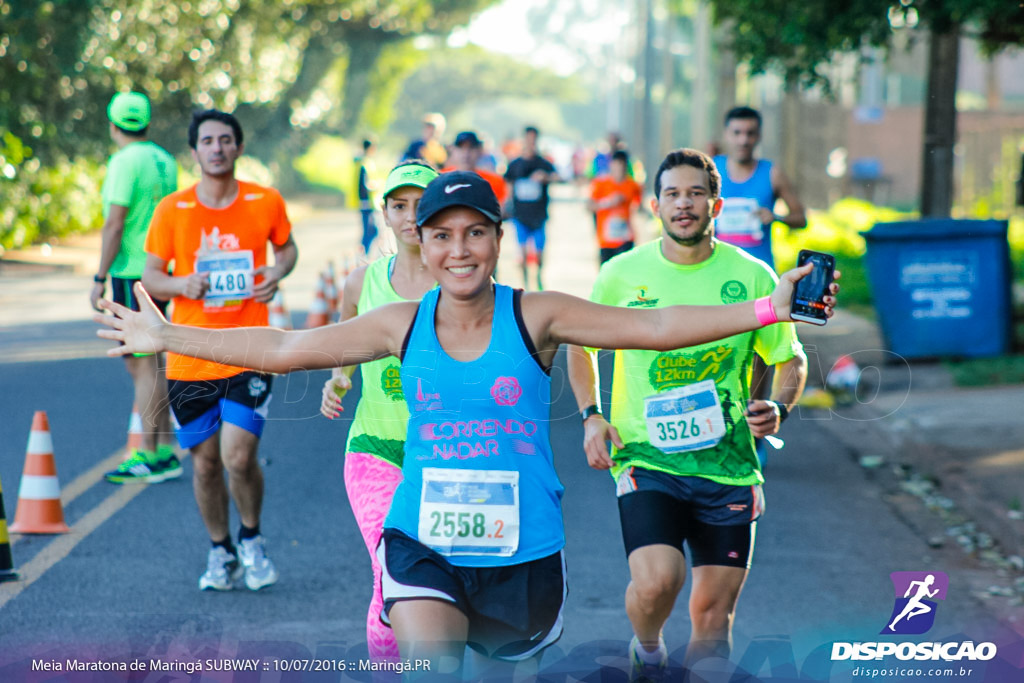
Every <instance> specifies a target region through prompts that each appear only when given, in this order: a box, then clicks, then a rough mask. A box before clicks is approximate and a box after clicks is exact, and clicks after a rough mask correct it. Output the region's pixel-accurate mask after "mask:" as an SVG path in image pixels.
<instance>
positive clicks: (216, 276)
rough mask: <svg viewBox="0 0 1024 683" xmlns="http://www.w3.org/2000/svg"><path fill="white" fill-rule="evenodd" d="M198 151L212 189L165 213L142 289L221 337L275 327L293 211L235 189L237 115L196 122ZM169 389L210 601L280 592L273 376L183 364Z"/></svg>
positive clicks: (198, 188) (204, 182) (181, 318)
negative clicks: (270, 518)
mask: <svg viewBox="0 0 1024 683" xmlns="http://www.w3.org/2000/svg"><path fill="white" fill-rule="evenodd" d="M188 141H189V147H191V148H192V157H193V158H194V159H195V160H196V163H198V164H199V167H200V170H201V172H202V174H201V178H200V180H199V183H197V184H196V185H194V186H193V187H190V188H188V189H186V190H181V191H179V192H175V193H173V194H171V195H168V196H167V197H166V198H164V199H163V201H161V202H160V204H159V205H158V206H157V208H156V211H155V212H154V214H153V220H152V223H151V224H150V229H149V236H148V237H147V239H146V252H147V256H146V268H145V272H144V273H143V275H142V282H143V284H144V285H145V287H146V288H147V289H148V290H149V291H150V292H152V293H153V295H154V296H156V297H158V298H161V299H164V300H173V302H174V308H173V314H172V320H174V322H177V323H184V324H188V325H195V326H197V327H206V328H210V329H211V330H216V329H223V328H229V327H244V326H265V325H267V324H268V313H267V302H268V301H270V299H271V298H273V296H274V293H275V292H276V291H277V285H278V282H280V280H281V279H282V278H284V277H285V276H286V275H288V273H290V272H291V270H292V268H294V267H295V261H296V259H297V258H298V250H297V248H296V246H295V242H294V240H293V239H292V236H291V223H290V222H289V221H288V215H287V213H286V212H285V204H284V200H283V199H282V198H281V195H280V194H279V193H278V192H277V190H274V189H273V188H269V187H262V186H259V185H255V184H253V183H247V182H243V181H239V180H236V179H235V161H236V159H238V157H239V156H241V154H242V150H243V144H242V128H241V126H239V124H238V121H237V120H236V119H235V117H234V116H232V115H231V114H227V113H225V112H221V111H217V110H214V109H209V110H206V111H200V112H196V113H195V114H193V116H192V122H191V124H190V125H189V129H188ZM268 244H269V245H270V246H271V248H272V249H273V251H274V265H273V266H270V265H267V245H268ZM172 262H173V264H174V271H173V272H174V275H173V276H172V275H170V274H169V267H170V265H171V263H172ZM210 334H211V335H213V334H216V332H211V333H210ZM167 379H168V381H169V387H168V395H169V397H170V401H171V408H172V410H173V411H174V416H175V418H176V420H177V424H178V426H177V428H176V431H177V436H178V442H179V443H180V444H181V446H182V448H188V449H190V450H191V453H192V463H193V465H192V467H193V476H192V480H193V489H194V491H195V496H196V503H197V504H198V505H199V513H200V514H201V515H202V517H203V522H204V523H205V524H206V529H207V531H208V532H209V534H210V540H211V542H212V544H213V547H212V548H211V549H210V552H209V556H208V558H207V570H206V573H205V574H203V576H202V577H200V579H199V587H200V589H202V590H211V589H212V590H231V589H232V588H233V587H234V582H235V581H236V580H237V579H239V578H241V577H242V575H243V573H244V577H245V584H246V586H248V587H249V589H251V590H259V589H260V588H263V587H264V586H269V585H271V584H273V583H274V582H276V581H277V577H278V574H277V569H276V568H275V567H274V564H273V562H271V561H270V559H269V558H268V557H267V556H266V552H265V549H264V539H263V536H262V535H261V534H260V528H259V524H260V509H261V506H262V502H263V472H262V471H261V469H260V466H259V461H258V460H257V456H256V451H257V449H258V448H259V439H260V436H261V434H262V432H263V423H264V421H265V419H266V416H267V407H268V402H269V400H270V384H271V377H270V375H267V374H261V373H258V372H254V371H251V370H246V369H245V368H239V367H234V366H229V365H221V364H218V363H213V362H208V361H197V360H195V359H194V358H190V357H187V356H181V355H177V354H173V353H171V354H167ZM225 469H226V470H227V473H228V482H229V483H230V491H231V497H232V498H233V499H234V502H235V506H236V508H237V509H238V514H239V517H240V518H241V530H240V531H239V534H238V541H239V547H238V549H236V548H235V546H234V544H233V543H232V542H231V534H230V530H229V527H228V521H229V513H228V491H229V486H228V485H226V483H225V481H224V470H225Z"/></svg>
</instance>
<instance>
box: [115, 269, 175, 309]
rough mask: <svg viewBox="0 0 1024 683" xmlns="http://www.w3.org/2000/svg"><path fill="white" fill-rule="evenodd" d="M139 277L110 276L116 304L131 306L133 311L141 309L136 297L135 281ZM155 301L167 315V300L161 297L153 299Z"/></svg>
mask: <svg viewBox="0 0 1024 683" xmlns="http://www.w3.org/2000/svg"><path fill="white" fill-rule="evenodd" d="M138 281H139V280H138V279H134V280H133V279H130V278H120V277H113V276H111V278H110V293H111V296H113V299H114V303H115V304H121V305H122V306H124V307H126V308H130V309H132V310H133V311H137V310H139V300H138V299H136V298H135V283H136V282H138ZM153 303H154V304H156V307H157V308H159V309H160V313H162V314H163V316H164V317H167V302H166V301H162V300H160V299H153Z"/></svg>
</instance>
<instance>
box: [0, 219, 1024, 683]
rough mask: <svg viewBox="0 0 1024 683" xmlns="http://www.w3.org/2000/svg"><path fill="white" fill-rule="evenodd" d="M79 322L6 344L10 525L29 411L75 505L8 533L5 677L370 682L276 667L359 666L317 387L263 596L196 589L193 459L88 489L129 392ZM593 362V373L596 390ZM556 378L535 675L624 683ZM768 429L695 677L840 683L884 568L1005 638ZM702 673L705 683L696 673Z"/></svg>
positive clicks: (291, 408) (889, 523)
mask: <svg viewBox="0 0 1024 683" xmlns="http://www.w3.org/2000/svg"><path fill="white" fill-rule="evenodd" d="M562 239H569V238H568V237H563V238H562ZM557 244H558V243H557V242H556V243H555V245H556V246H557ZM552 260H554V259H552ZM584 271H585V269H582V267H581V268H577V271H574V272H584ZM40 305H45V303H41V304H40ZM296 317H297V318H298V317H299V316H298V315H296ZM93 329H94V328H93V326H92V324H91V323H89V322H86V321H83V320H80V319H79V320H73V321H50V322H36V323H33V324H31V325H22V326H18V325H9V326H7V327H6V328H5V329H3V330H0V481H2V482H3V484H4V494H5V495H4V502H5V504H6V510H7V517H8V523H10V521H11V520H13V518H14V513H15V507H16V503H17V492H18V483H19V481H20V474H21V468H22V463H23V462H24V452H25V444H26V439H27V437H28V431H29V425H30V423H31V419H32V413H33V411H35V410H46V411H47V413H48V415H49V418H50V424H51V429H52V433H53V440H54V451H55V457H56V462H57V468H58V474H59V478H60V482H61V486H62V491H63V493H64V496H65V498H71V499H70V500H68V501H67V502H66V504H65V506H64V510H65V515H66V518H67V521H68V524H69V525H71V527H72V531H71V533H70V534H67V535H64V536H55V537H54V536H26V537H18V536H14V537H13V544H12V549H13V554H14V559H15V563H16V566H17V568H18V569H19V570H21V572H22V580H21V581H19V582H13V583H6V584H0V681H21V680H38V681H44V680H54V681H57V680H89V681H93V680H124V676H125V675H122V677H121V678H116V677H114V674H95V676H96V677H95V678H93V677H91V676H94V674H83V676H89V677H86V678H77V677H75V676H68V675H66V674H53V675H52V676H48V675H47V674H45V673H43V672H35V673H32V666H33V661H34V660H35V661H36V662H45V661H59V662H62V663H63V662H66V661H67V659H69V658H73V659H75V660H76V661H85V662H111V661H125V662H131V661H134V660H135V659H140V660H144V661H146V662H148V661H149V660H150V659H154V658H157V659H160V660H161V661H205V660H206V659H210V658H213V659H227V660H230V661H233V662H239V661H242V660H244V659H246V658H248V657H255V658H257V659H260V660H261V664H260V666H261V667H264V666H266V667H269V668H261V669H260V670H259V671H257V672H249V673H247V674H244V675H243V674H228V673H205V674H202V677H201V678H199V677H193V678H190V677H189V676H188V675H187V674H183V673H179V674H170V675H166V676H165V675H164V674H157V673H154V672H149V673H145V672H141V673H139V674H137V675H136V676H135V677H134V678H132V680H146V681H150V680H151V681H162V680H204V681H205V680H218V681H219V680H245V681H264V680H265V681H278V680H289V681H292V680H317V681H329V680H339V679H341V680H346V679H347V678H355V679H359V680H366V674H365V673H351V672H348V673H345V674H341V673H339V672H327V673H325V672H318V673H306V674H301V675H300V674H296V673H294V672H282V671H280V669H279V668H277V667H278V666H279V664H270V662H288V661H292V660H298V661H301V662H307V663H308V662H310V661H314V660H318V659H330V660H333V661H340V660H342V659H347V660H349V661H356V660H358V659H361V658H363V657H365V637H364V625H365V614H366V606H367V603H368V600H369V593H370V586H371V576H370V566H369V561H368V558H367V556H366V551H365V548H364V545H363V542H362V539H361V537H360V535H359V532H358V529H357V528H356V525H355V522H354V520H353V518H352V514H351V512H350V510H349V507H348V502H347V499H346V496H345V491H344V486H343V482H342V464H343V461H342V448H343V445H344V442H345V434H346V429H347V422H345V421H343V420H342V421H338V420H335V421H328V420H325V419H323V418H321V417H319V415H318V410H317V409H318V405H319V392H320V386H321V385H322V382H323V380H324V379H325V377H326V373H325V372H314V373H297V374H294V375H290V376H287V377H282V378H279V379H278V380H276V382H275V385H274V388H273V403H272V406H271V418H272V421H271V423H270V424H269V425H268V426H267V429H266V432H265V436H264V439H263V443H262V446H261V450H260V453H261V458H262V459H263V460H264V471H265V475H266V499H265V506H264V515H263V524H262V527H263V532H264V534H265V535H266V536H267V538H268V542H269V546H268V550H269V552H270V554H271V556H272V557H273V558H274V560H275V562H276V564H277V565H278V568H279V570H280V573H281V579H280V581H279V583H278V584H277V585H275V586H273V587H272V588H269V589H267V590H265V591H262V592H260V593H258V594H254V593H250V592H249V591H245V590H240V591H235V592H231V593H223V594H221V593H203V592H200V591H199V590H198V589H197V585H196V582H197V579H198V576H199V575H200V574H201V573H202V571H203V570H204V568H205V567H204V565H205V558H206V551H207V547H208V545H207V541H206V538H205V532H204V529H203V526H202V523H201V520H200V518H199V515H198V512H197V510H196V507H195V503H194V500H193V497H192V491H191V486H190V479H189V476H190V473H191V467H190V463H189V462H188V461H187V460H186V462H185V476H184V477H183V478H181V479H179V480H177V481H173V482H166V483H162V484H157V485H152V486H138V487H132V486H127V487H119V486H114V485H111V484H107V483H105V482H104V481H102V480H101V479H100V477H99V472H100V470H101V469H102V468H98V464H99V463H101V462H102V461H103V460H104V459H109V460H110V461H111V462H116V458H117V455H116V454H117V451H118V449H119V448H121V447H123V444H124V439H125V427H126V421H127V415H128V413H129V411H130V404H131V399H130V382H129V379H128V377H127V374H126V373H125V372H124V371H123V370H122V368H121V367H120V365H121V364H120V361H118V360H112V359H106V358H97V357H93V356H95V350H96V349H97V348H99V347H97V346H96V344H97V342H95V341H93V340H92V332H93ZM72 347H73V348H72ZM47 349H57V350H58V351H57V352H55V353H53V354H48V353H47ZM81 349H87V351H84V352H79V351H81ZM49 358H67V359H66V360H49ZM607 365H608V364H607V358H606V359H605V374H606V376H609V375H608V373H607ZM563 369H564V356H563V355H560V356H559V359H558V362H557V363H556V368H555V371H554V373H553V376H554V383H553V398H554V402H553V404H552V418H553V421H554V424H553V427H552V445H553V448H554V452H555V454H556V463H557V468H558V472H559V475H560V477H561V478H562V481H563V482H564V483H565V485H566V494H565V498H564V515H565V525H566V535H567V538H568V544H567V548H566V555H567V563H568V568H569V580H570V593H569V598H568V603H567V610H566V614H565V634H564V636H563V638H562V640H561V641H560V642H559V643H558V644H557V645H556V646H554V647H553V648H551V649H550V650H549V652H548V654H547V655H546V656H545V658H544V661H543V663H542V666H543V667H544V668H545V669H546V671H547V678H548V679H550V680H588V681H591V680H608V681H618V680H624V676H625V674H624V673H623V672H624V670H625V668H626V660H625V654H626V645H627V642H628V639H629V637H630V635H631V630H630V627H629V623H628V621H627V619H626V617H625V612H624V609H623V591H624V588H625V586H626V583H627V581H628V574H627V567H626V562H625V559H624V557H623V551H622V541H621V536H620V533H619V529H618V516H617V511H616V506H615V500H614V491H613V486H612V482H611V479H610V477H609V476H608V475H607V474H606V473H601V472H595V471H592V470H590V469H589V468H588V467H587V466H586V462H585V458H584V456H583V453H582V449H581V447H580V441H581V438H582V429H581V427H580V424H579V420H578V418H577V417H576V413H575V403H574V401H573V399H572V397H571V394H570V392H569V391H568V387H567V386H566V384H565V382H564V375H563V372H564V370H563ZM354 393H355V392H353V395H350V397H349V399H348V403H349V405H350V412H351V403H352V399H353V398H354ZM851 428H854V427H851ZM782 436H783V437H784V438H785V439H786V442H787V446H786V448H785V449H784V450H782V451H780V452H777V453H774V454H772V456H771V461H770V464H769V468H768V473H767V474H768V484H767V485H766V497H767V503H768V505H767V514H766V515H765V516H764V518H763V519H762V522H761V523H760V524H759V526H758V533H757V546H756V551H755V554H754V568H753V571H752V572H751V574H750V577H749V579H748V582H747V585H746V587H745V589H744V593H743V596H742V598H741V600H740V607H739V611H738V614H737V619H736V625H735V647H734V657H733V664H732V665H726V664H723V663H721V662H718V663H715V662H708V663H707V668H708V669H716V668H717V669H724V670H726V671H729V670H731V667H732V666H734V665H735V664H737V663H738V664H739V665H740V666H741V667H742V668H743V670H745V671H746V672H748V673H751V674H756V676H757V677H756V678H750V677H746V678H744V677H743V676H740V677H739V678H737V679H736V680H776V681H780V680H793V679H795V678H796V677H797V675H798V674H799V673H802V674H803V675H804V676H805V677H806V678H808V679H811V680H837V681H846V680H855V679H854V678H853V677H852V674H851V670H852V669H853V667H854V666H856V665H857V664H859V663H858V662H849V661H847V662H835V663H832V662H830V661H829V650H830V648H831V644H832V643H833V642H834V641H850V642H854V641H872V640H882V639H884V638H881V637H879V636H878V634H879V632H880V630H881V629H882V627H883V626H884V625H885V624H886V623H887V619H888V618H889V616H890V613H891V611H892V609H893V599H894V595H893V586H892V583H891V582H890V578H889V575H890V573H891V572H894V571H911V570H912V571H918V570H920V571H925V570H931V571H943V572H945V573H947V574H948V575H949V577H950V590H949V593H948V595H947V597H946V599H945V600H944V601H943V602H941V603H940V604H939V611H938V616H937V618H936V624H935V626H934V628H933V630H932V631H931V632H930V633H929V634H928V636H927V638H928V639H933V640H951V639H954V640H968V639H972V640H975V641H981V640H993V641H995V642H997V643H999V644H1002V643H1011V644H1012V643H1015V642H1017V641H1019V636H1013V635H1012V634H1010V633H1009V632H1008V631H1005V630H1004V629H1002V628H1001V627H1000V625H999V624H998V623H996V622H994V620H993V619H992V618H990V616H989V615H987V613H986V610H985V608H984V605H983V603H981V602H979V601H977V600H976V599H975V598H974V597H973V596H972V595H971V594H970V593H969V592H968V591H967V590H966V589H965V588H964V586H966V585H967V584H968V579H969V578H975V577H973V575H972V573H974V572H977V571H978V570H977V569H976V568H975V567H974V566H973V565H971V564H969V563H967V562H966V561H962V560H961V559H958V556H957V555H956V554H955V553H954V552H950V551H949V550H942V551H937V550H932V549H930V548H929V547H928V546H927V544H926V543H925V542H924V541H923V540H922V539H920V538H918V537H917V536H916V535H915V533H914V532H913V531H912V529H911V528H910V527H909V526H908V525H907V524H905V523H904V521H903V520H902V519H901V518H900V517H899V516H898V515H896V514H894V512H893V510H892V509H891V508H890V507H889V506H888V505H887V504H886V502H885V501H884V500H883V497H882V494H881V491H880V490H879V489H878V488H877V486H876V485H875V484H874V483H873V482H872V481H871V479H870V477H869V476H868V475H867V474H866V473H865V471H864V470H862V469H861V468H860V467H859V466H858V465H857V456H858V454H857V453H855V452H851V451H848V450H845V449H843V448H840V447H838V446H836V444H835V441H834V440H833V439H831V438H830V436H829V433H828V432H827V431H826V430H825V429H823V428H822V427H821V425H820V423H817V422H816V421H814V420H811V419H803V420H800V419H793V420H790V421H789V422H788V423H787V424H786V426H785V429H784V432H783V434H782ZM236 526H237V518H236V517H235V518H233V522H232V528H235V527H236ZM685 604H686V597H685V596H682V597H680V600H679V602H678V604H677V608H676V610H675V613H674V614H673V616H672V618H671V619H670V621H669V623H668V625H667V626H666V629H665V638H666V641H667V643H668V646H669V650H670V652H672V653H673V658H674V659H676V660H678V658H679V657H680V656H681V655H682V652H683V649H684V648H685V644H686V640H687V638H688V635H689V631H690V628H689V619H688V616H687V614H686V609H685ZM915 638H916V640H921V639H922V638H924V636H920V637H915ZM1013 647H1016V648H1017V649H1016V650H1014V649H1013ZM1020 649H1021V648H1020V645H1019V643H1018V644H1017V645H1015V646H1013V645H1011V646H1008V648H1007V649H1006V652H1007V655H1006V657H1017V658H1018V660H1019V658H1020V657H1021V655H1020V652H1019V650H1020ZM36 666H37V667H38V666H39V664H38V663H37V664H36ZM971 666H972V667H974V668H975V673H974V675H973V676H972V677H970V678H969V679H967V680H992V681H1001V680H1014V679H1012V678H1005V679H1004V678H1003V674H1002V673H1001V671H1002V670H1003V669H1002V668H1000V667H1003V668H1005V667H1006V666H1008V665H1007V662H1006V661H1005V658H1004V656H1003V655H1000V657H998V658H997V659H996V660H994V661H993V662H989V663H988V664H986V663H984V662H978V663H974V664H971ZM1016 666H1017V667H1020V666H1021V664H1020V662H1019V661H1018V662H1017V663H1016ZM986 667H987V668H986ZM1007 671H1009V669H1007ZM1013 673H1019V668H1018V669H1015V670H1013ZM1007 675H1012V674H1007ZM709 680H715V677H714V676H711V675H710V674H709ZM887 680H917V679H916V678H914V677H909V678H889V679H887ZM1017 680H1019V679H1017Z"/></svg>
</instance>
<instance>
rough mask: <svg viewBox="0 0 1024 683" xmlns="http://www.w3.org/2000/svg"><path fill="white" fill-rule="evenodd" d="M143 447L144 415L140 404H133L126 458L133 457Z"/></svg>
mask: <svg viewBox="0 0 1024 683" xmlns="http://www.w3.org/2000/svg"><path fill="white" fill-rule="evenodd" d="M140 448H142V415H140V414H139V406H138V405H136V404H135V403H133V404H132V416H131V417H130V418H128V442H127V443H126V444H125V447H124V459H125V460H127V459H128V458H130V457H132V454H134V453H135V451H137V450H139V449H140Z"/></svg>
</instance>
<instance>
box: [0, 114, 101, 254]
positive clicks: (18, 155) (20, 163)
mask: <svg viewBox="0 0 1024 683" xmlns="http://www.w3.org/2000/svg"><path fill="white" fill-rule="evenodd" d="M102 179H103V169H102V168H101V167H100V165H99V164H98V163H96V162H95V161H92V160H90V159H88V158H84V157H82V158H78V159H74V160H71V159H69V158H67V157H59V158H57V159H55V160H54V161H52V162H51V163H50V164H46V165H44V164H42V163H41V162H40V159H39V157H37V156H35V155H34V154H33V152H32V150H31V149H30V148H28V147H26V146H25V145H24V144H22V141H21V140H20V139H18V138H17V137H15V136H14V135H13V134H11V133H10V132H6V133H4V134H3V138H2V139H0V196H2V197H3V202H2V204H0V246H2V247H3V248H4V249H11V248H17V247H21V246H24V245H28V244H31V243H33V242H42V241H46V240H48V239H51V238H55V237H63V236H65V235H69V234H72V233H75V232H84V231H87V230H89V229H92V228H95V227H96V226H97V225H98V222H97V218H98V216H99V215H100V191H99V190H100V183H101V182H102Z"/></svg>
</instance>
